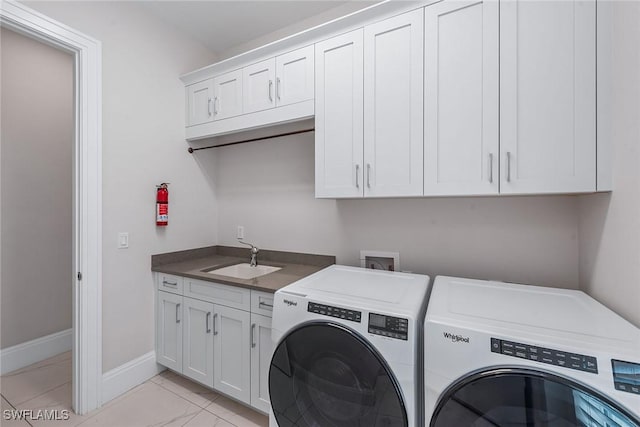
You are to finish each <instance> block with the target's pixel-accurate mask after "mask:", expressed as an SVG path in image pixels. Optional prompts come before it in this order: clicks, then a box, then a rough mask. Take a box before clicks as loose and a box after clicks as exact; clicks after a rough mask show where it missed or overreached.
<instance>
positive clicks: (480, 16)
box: [424, 0, 499, 195]
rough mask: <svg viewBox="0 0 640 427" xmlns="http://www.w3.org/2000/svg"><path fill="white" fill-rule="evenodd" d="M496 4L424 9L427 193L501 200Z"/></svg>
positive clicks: (454, 4)
mask: <svg viewBox="0 0 640 427" xmlns="http://www.w3.org/2000/svg"><path fill="white" fill-rule="evenodd" d="M498 19H499V18H498V2H496V1H493V0H489V1H444V2H441V3H438V4H435V5H432V6H429V7H426V8H425V95H424V103H425V136H424V194H425V195H470V194H474V195H478V194H498V182H499V175H498V161H499V151H498V150H499V147H498V126H499V125H498V114H499V113H498V102H499V101H498V96H499V95H498V84H499V83H498V77H499V76H498V73H499V71H498V70H499V68H498V66H499V62H498V61H499V58H498V50H499V39H498V37H499V35H498Z"/></svg>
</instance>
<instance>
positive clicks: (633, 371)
mask: <svg viewBox="0 0 640 427" xmlns="http://www.w3.org/2000/svg"><path fill="white" fill-rule="evenodd" d="M425 385H426V392H425V419H426V423H425V425H427V426H430V427H452V426H455V427H466V426H477V427H484V426H493V427H505V426H509V427H511V426H514V427H515V426H528V427H541V426H545V427H565V426H567V427H568V426H572V427H573V426H588V427H591V426H594V427H595V426H617V427H638V426H640V329H638V328H636V327H635V326H633V325H632V324H630V323H629V322H627V321H626V320H624V319H622V318H621V317H620V316H618V315H617V314H615V313H614V312H612V311H611V310H609V309H608V308H606V307H604V306H603V305H602V304H600V303H598V302H597V301H595V300H594V299H593V298H591V297H589V296H588V295H586V294H585V293H583V292H580V291H574V290H562V289H552V288H544V287H537V286H527V285H515V284H507V283H500V282H488V281H474V280H467V279H458V278H452V277H437V278H436V279H435V281H434V285H433V292H432V294H431V298H430V302H429V307H428V310H427V315H426V319H425Z"/></svg>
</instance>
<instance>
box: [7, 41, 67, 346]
mask: <svg viewBox="0 0 640 427" xmlns="http://www.w3.org/2000/svg"><path fill="white" fill-rule="evenodd" d="M0 42H1V46H0V53H1V60H0V64H1V68H2V81H1V86H2V96H1V99H2V101H1V102H2V107H1V110H2V143H0V150H1V151H2V155H1V158H2V164H1V166H0V171H1V174H2V178H1V182H2V190H1V193H0V194H1V195H2V200H1V203H0V205H1V206H2V215H1V216H2V239H1V240H2V278H1V281H0V282H1V283H2V289H1V292H2V310H1V311H0V312H1V313H2V317H1V319H0V324H1V325H2V333H1V334H0V336H1V337H2V341H1V343H0V348H7V347H11V346H14V345H17V344H22V343H24V342H27V341H31V340H33V339H36V338H40V337H43V336H46V335H49V334H52V333H56V332H60V331H64V330H66V329H69V328H71V286H72V252H71V251H72V247H71V243H72V236H71V226H72V218H71V203H72V201H71V194H72V190H71V189H72V180H71V153H72V144H73V58H72V56H71V55H69V54H68V53H65V52H62V51H59V50H57V49H54V48H52V47H50V46H48V45H45V44H42V43H39V42H37V41H35V40H33V39H30V38H28V37H25V36H22V35H19V34H17V33H15V32H13V31H10V30H7V29H4V28H3V29H2V30H1V35H0Z"/></svg>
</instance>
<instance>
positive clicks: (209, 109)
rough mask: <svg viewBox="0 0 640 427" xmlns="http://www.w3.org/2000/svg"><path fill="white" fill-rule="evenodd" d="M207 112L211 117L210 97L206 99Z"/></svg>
mask: <svg viewBox="0 0 640 427" xmlns="http://www.w3.org/2000/svg"><path fill="white" fill-rule="evenodd" d="M207 113H209V117H211V98H209V99H207Z"/></svg>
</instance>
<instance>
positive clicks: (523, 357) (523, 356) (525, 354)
mask: <svg viewBox="0 0 640 427" xmlns="http://www.w3.org/2000/svg"><path fill="white" fill-rule="evenodd" d="M516 357H520V358H522V359H526V358H527V353H526V352H524V351H516Z"/></svg>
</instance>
